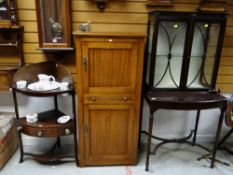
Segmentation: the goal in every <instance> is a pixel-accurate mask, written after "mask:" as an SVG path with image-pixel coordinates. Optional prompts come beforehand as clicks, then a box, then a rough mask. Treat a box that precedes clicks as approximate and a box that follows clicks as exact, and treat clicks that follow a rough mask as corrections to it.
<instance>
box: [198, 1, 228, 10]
mask: <svg viewBox="0 0 233 175" xmlns="http://www.w3.org/2000/svg"><path fill="white" fill-rule="evenodd" d="M228 2H230V1H227V0H203V1H202V2H201V4H200V7H199V8H198V10H199V11H201V12H217V13H223V12H226V8H225V6H226V3H228Z"/></svg>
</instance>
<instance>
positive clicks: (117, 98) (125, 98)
mask: <svg viewBox="0 0 233 175" xmlns="http://www.w3.org/2000/svg"><path fill="white" fill-rule="evenodd" d="M134 100H135V96H134V95H133V94H85V95H84V104H101V103H103V104H114V103H122V104H131V103H134Z"/></svg>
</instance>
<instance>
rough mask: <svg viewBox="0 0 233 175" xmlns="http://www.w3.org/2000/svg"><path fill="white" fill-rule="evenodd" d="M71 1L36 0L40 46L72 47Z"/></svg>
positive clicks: (44, 47)
mask: <svg viewBox="0 0 233 175" xmlns="http://www.w3.org/2000/svg"><path fill="white" fill-rule="evenodd" d="M69 2H70V1H66V0H36V12H37V24H38V36H39V47H40V48H41V49H46V48H47V49H48V48H50V49H53V48H54V49H67V48H70V47H71V32H70V5H69Z"/></svg>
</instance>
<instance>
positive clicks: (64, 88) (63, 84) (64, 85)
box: [60, 82, 69, 90]
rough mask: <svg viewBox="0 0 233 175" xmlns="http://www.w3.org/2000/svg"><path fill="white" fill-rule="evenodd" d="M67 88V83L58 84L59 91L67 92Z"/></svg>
mask: <svg viewBox="0 0 233 175" xmlns="http://www.w3.org/2000/svg"><path fill="white" fill-rule="evenodd" d="M68 88H69V83H68V82H61V83H60V89H61V90H67V89H68Z"/></svg>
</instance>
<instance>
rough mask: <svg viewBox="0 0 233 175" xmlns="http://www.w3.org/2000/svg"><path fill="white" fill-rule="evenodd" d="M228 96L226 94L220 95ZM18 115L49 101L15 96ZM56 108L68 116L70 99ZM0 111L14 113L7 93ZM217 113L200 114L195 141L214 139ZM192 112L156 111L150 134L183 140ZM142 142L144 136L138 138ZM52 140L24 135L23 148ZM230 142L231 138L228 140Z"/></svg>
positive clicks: (66, 139)
mask: <svg viewBox="0 0 233 175" xmlns="http://www.w3.org/2000/svg"><path fill="white" fill-rule="evenodd" d="M224 95H225V96H226V97H230V94H224ZM18 97H19V98H18V103H19V113H20V116H24V115H25V114H27V113H30V112H41V111H45V110H49V109H52V108H53V98H41V97H40V98H36V97H27V96H24V95H21V94H18ZM58 100H59V109H61V110H62V111H63V112H64V113H65V114H67V115H71V116H72V113H71V112H72V108H71V107H72V105H71V98H70V97H68V98H67V97H64V96H60V97H59V98H58ZM0 111H5V112H14V107H13V98H12V94H11V93H5V94H0ZM219 114H220V111H219V110H218V109H212V110H204V111H201V117H200V123H199V129H198V135H197V141H199V142H211V141H213V140H214V138H215V132H216V128H217V122H218V116H219ZM148 116H149V108H148V105H147V103H146V102H144V107H143V123H142V128H143V130H147V127H148V118H149V117H148ZM195 117H196V111H169V110H159V111H157V112H156V113H155V120H154V129H153V134H154V135H156V136H159V137H167V138H169V137H183V136H185V135H187V134H189V132H190V130H191V129H193V128H194V124H195ZM228 130H229V128H228V127H226V126H225V124H224V126H223V129H222V135H223V134H225V133H226V132H227V131H228ZM142 139H143V141H145V137H144V136H143V137H142ZM52 141H54V140H53V139H41V138H35V137H29V136H24V137H23V143H24V144H25V145H35V144H49V143H50V142H52ZM229 141H233V136H232V137H231V138H230V139H229ZM72 142H73V139H72V137H64V138H63V143H72Z"/></svg>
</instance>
